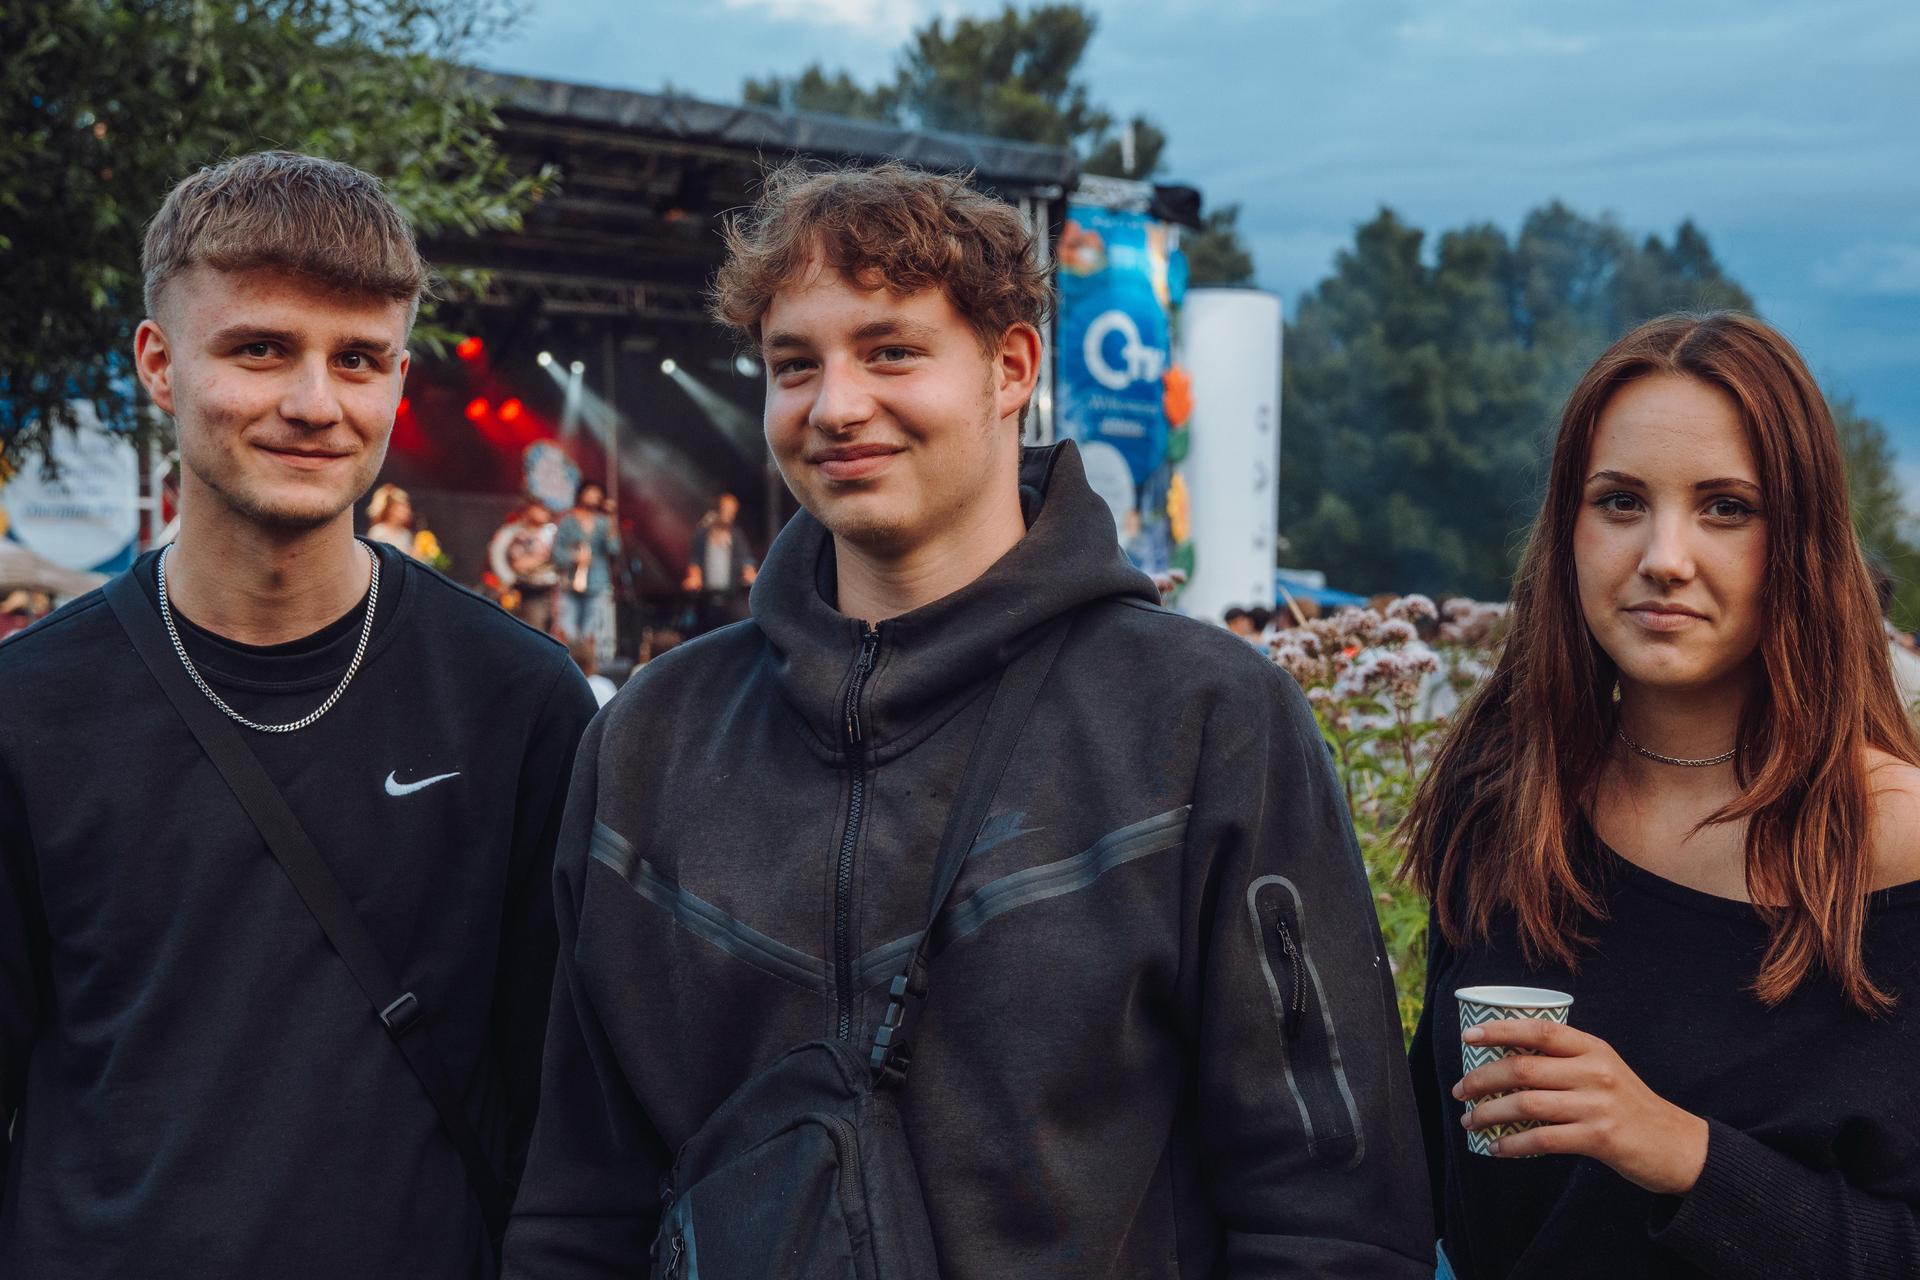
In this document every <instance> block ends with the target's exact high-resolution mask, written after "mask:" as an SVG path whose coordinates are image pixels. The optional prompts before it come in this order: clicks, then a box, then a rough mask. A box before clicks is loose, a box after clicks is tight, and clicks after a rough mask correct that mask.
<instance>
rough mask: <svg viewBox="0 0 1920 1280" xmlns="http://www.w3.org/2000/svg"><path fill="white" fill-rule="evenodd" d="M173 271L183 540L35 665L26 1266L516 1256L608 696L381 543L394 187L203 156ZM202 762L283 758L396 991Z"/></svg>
mask: <svg viewBox="0 0 1920 1280" xmlns="http://www.w3.org/2000/svg"><path fill="white" fill-rule="evenodd" d="M144 265H145V269H146V295H147V312H148V318H147V319H146V320H145V321H144V322H143V323H142V324H141V325H140V328H139V332H138V334H137V335H136V336H135V339H134V367H135V370H136V372H137V373H138V375H139V377H140V380H141V382H142V384H143V385H144V386H145V388H146V390H147V392H148V394H149V395H150V396H151V397H152V399H153V402H154V404H155V406H157V407H158V408H159V409H160V410H161V411H162V412H163V413H166V414H168V415H170V416H171V417H172V419H173V421H174V423H175V425H176V427H177V429H178V432H179V444H180V458H181V480H180V532H179V536H178V537H177V538H176V539H175V541H174V542H173V543H172V544H171V545H169V546H167V547H165V548H163V549H161V550H159V551H154V552H149V553H147V554H146V555H143V556H141V557H140V558H139V559H138V560H137V561H136V562H135V563H134V566H133V568H132V569H130V570H129V571H128V572H127V574H126V575H124V576H123V577H121V578H120V579H117V580H116V581H115V582H113V583H112V584H110V585H109V586H108V587H107V588H106V589H105V590H104V591H96V592H93V593H91V594H89V595H87V596H84V597H82V598H81V599H79V600H77V601H75V602H74V603H73V604H71V605H69V606H67V607H66V608H65V609H63V610H61V611H60V612H59V613H56V614H54V615H53V616H52V617H50V618H48V619H47V620H46V621H45V622H43V623H41V624H40V625H39V626H36V627H35V628H33V630H32V631H31V632H30V633H29V634H27V635H26V636H24V637H22V638H21V639H19V640H15V641H11V642H9V643H8V644H7V645H6V646H5V648H4V649H0V1164H4V1166H5V1170H6V1181H5V1187H4V1191H0V1275H6V1276H20V1277H33V1278H34V1280H68V1278H70V1277H71V1278H75V1280H77V1278H78V1277H97V1276H109V1275H111V1276H151V1277H188V1276H191V1277H208V1278H215V1280H225V1278H229V1277H231V1278H232V1280H241V1278H243V1277H245V1278H248V1280H252V1278H254V1277H266V1276H272V1277H276V1278H281V1277H285V1278H298V1277H313V1278H314V1280H341V1278H342V1277H363V1276H364V1277H376V1276H408V1277H446V1278H447V1280H455V1278H456V1277H457V1278H458V1280H471V1278H472V1277H476V1276H486V1275H490V1274H492V1273H493V1272H494V1270H495V1269H496V1267H497V1263H496V1261H495V1251H494V1246H493V1244H492V1243H491V1242H490V1240H489V1234H490V1233H491V1232H492V1231H494V1230H497V1229H498V1228H495V1227H493V1226H492V1225H491V1223H490V1221H489V1220H490V1219H492V1220H495V1221H500V1220H503V1219H504V1217H505V1204H504V1200H505V1197H506V1195H507V1194H508V1192H507V1191H506V1190H505V1189H504V1188H510V1187H511V1184H512V1182H513V1181H514V1180H515V1178H516V1177H517V1174H518V1171H519V1167H520V1163H521V1161H522V1160H523V1159H524V1157H525V1152H526V1142H527V1138H528V1135H529V1134H530V1133H531V1131H532V1128H533V1109H534V1105H535V1103H536V1102H537V1101H538V1097H539V1092H538V1089H539V1067H540V1047H541V1034H542V1029H543V1026H544V1023H545V1019H546V1001H547V996H548V993H549V991H550V990H551V981H552V966H553V949H554V925H553V911H552V904H551V899H550V897H549V892H550V889H549V886H550V885H551V883H552V858H553V848H554V841H555V838H556V835H557V832H558V829H559V822H560V813H561V807H562V805H563V804H564V801H565V787H566V774H567V771H568V769H569V766H570V762H571V760H572V758H573V751H574V748H575V747H576V746H577V745H578V743H579V739H580V733H581V730H582V729H583V728H584V727H585V724H586V721H587V719H588V718H589V717H590V716H591V715H592V714H593V708H594V703H593V698H592V696H591V695H590V694H589V693H588V692H587V689H586V686H585V683H584V682H583V681H582V680H581V678H580V676H579V675H578V673H576V672H575V671H574V670H573V665H572V663H571V662H570V661H569V660H568V658H567V654H566V651H565V650H564V649H562V648H561V647H560V645H559V644H557V643H556V642H554V641H553V640H551V639H549V638H547V637H545V636H542V635H539V634H536V633H535V632H534V631H533V630H531V629H530V628H528V627H526V626H523V625H522V624H520V623H519V622H516V621H514V620H513V619H512V618H510V617H508V616H507V615H506V614H505V613H503V612H501V611H500V610H499V609H497V608H495V607H493V606H492V605H490V604H488V603H486V602H485V601H482V600H480V599H479V598H477V597H475V596H474V595H473V594H472V593H470V592H467V591H464V590H462V589H461V588H459V587H457V586H455V585H454V584H453V583H451V582H448V581H447V580H446V579H444V578H442V577H440V576H439V575H438V574H436V573H434V572H433V571H432V570H430V569H428V568H426V567H425V566H423V565H421V564H419V563H417V562H415V561H413V560H411V559H410V558H409V557H407V556H406V555H404V554H402V553H401V552H400V551H398V550H396V549H395V548H393V547H390V546H383V545H380V544H377V543H374V542H370V541H363V540H361V539H357V538H355V537H354V533H353V504H354V503H355V502H356V501H357V500H358V499H359V498H360V496H361V495H362V494H364V493H366V491H367V489H368V488H369V487H370V486H371V485H372V483H373V479H374V477H375V476H376V475H377V474H378V473H379V470H380V464H381V460H382V459H383V458H384V457H385V455H386V449H387V441H388V438H389V436H390V435H391V433H392V430H393V420H394V414H395V411H396V409H397V407H398V405H399V402H400V393H401V387H402V385H403V382H404V379H405V377H406V371H407V364H408V355H407V337H408V332H409V329H410V327H411V325H412V323H413V317H414V311H415V308H416V306H417V305H418V302H419V298H420V295H421V292H422V290H423V289H424V287H425V284H426V276H427V271H426V264H425V263H423V262H422V261H421V260H420V255H419V253H418V251H417V250H416V249H415V247H414V240H413V235H412V233H411V231H410V230H409V229H408V227H407V223H406V220H405V219H404V218H403V217H402V216H401V214H400V211H399V209H397V208H396V207H395V206H394V205H393V203H392V201H391V200H390V199H389V198H388V196H387V194H386V192H385V191H384V190H383V189H382V188H381V186H380V184H379V182H378V181H377V180H375V179H374V178H373V177H371V176H370V175H368V174H365V173H362V172H360V171H359V170H357V169H354V168H351V167H349V166H347V165H344V164H338V163H334V162H332V161H327V160H320V159H316V158H313V157H310V156H302V155H294V154H291V153H286V152H265V153H261V154H256V155H247V156H240V157H237V158H235V159H233V160H230V161H227V162H225V163H222V164H220V165H217V166H215V167H213V168H210V169H204V170H201V171H200V172H198V173H195V174H193V175H191V176H190V177H188V178H187V179H185V180H184V181H183V182H181V183H180V185H179V186H177V187H176V188H175V189H174V190H173V192H172V194H171V195H169V196H168V197H167V200H166V203H165V204H164V205H163V206H162V207H161V209H160V212H159V214H158V215H157V216H156V217H155V218H154V220H153V223H152V225H151V227H150V228H149V230H148V234H147V238H146V244H145V253H144ZM143 634H144V635H145V636H146V637H147V641H148V643H147V644H146V645H145V646H144V647H139V646H138V645H137V642H136V641H135V640H134V637H135V636H136V635H143ZM190 724H198V725H199V726H200V727H198V728H193V729H190V728H189V726H190ZM209 725H211V726H212V727H213V729H214V730H218V732H213V731H210V730H209V729H208V728H207V726H209ZM203 734H204V735H205V736H202V735H203ZM203 741H205V742H212V743H216V744H217V743H220V742H223V741H224V742H229V743H231V744H232V745H234V746H237V747H238V753H239V754H238V755H237V756H232V757H229V758H228V763H229V764H231V763H232V761H234V760H244V759H245V758H246V757H248V756H251V757H252V758H254V759H255V760H256V761H257V766H256V767H257V769H258V770H259V771H260V772H261V773H262V774H263V775H264V778H265V781H266V784H267V788H268V790H270V791H271V790H277V791H278V793H279V794H280V796H281V797H283V799H284V804H285V807H286V808H287V809H288V810H290V811H291V813H292V815H293V819H294V820H295V821H296V822H297V823H298V825H299V826H300V827H301V828H303V829H304V831H305V833H306V836H307V837H308V838H309V839H310V841H311V844H312V846H313V848H314V850H315V852H316V853H317V856H318V861H319V863H320V864H321V865H322V867H323V868H324V874H325V876H327V877H330V878H331V880H332V881H333V882H334V883H335V884H337V886H338V891H339V894H340V896H341V897H343V898H344V899H345V900H346V901H345V905H344V911H343V912H342V913H341V914H342V915H351V916H357V917H358V919H359V921H360V922H361V927H362V928H363V929H364V933H365V937H366V938H367V939H368V946H369V948H370V950H371V952H372V953H374V955H375V956H376V957H377V958H378V959H379V960H380V961H382V962H383V963H384V966H385V968H386V969H387V971H388V973H387V974H385V975H379V976H382V977H386V978H389V979H390V980H391V981H392V983H393V984H394V986H393V987H392V988H391V989H383V990H381V991H379V993H378V995H377V997H376V994H375V992H374V991H371V990H368V989H367V987H366V986H365V985H363V983H362V982H361V978H362V977H363V975H366V974H370V973H373V972H374V970H373V968H372V967H370V966H368V965H367V964H365V963H361V962H356V963H357V964H359V967H356V968H353V969H350V968H349V967H348V962H347V960H346V959H345V957H346V956H347V955H348V954H349V952H351V951H352V948H351V946H349V947H348V950H346V951H338V950H336V943H337V942H338V941H339V938H338V937H336V936H335V933H334V929H333V927H332V926H329V927H328V928H327V929H326V931H323V928H322V923H321V921H322V916H323V910H324V909H323V908H316V907H315V906H314V903H315V902H316V901H322V900H323V898H320V897H316V893H317V891H318V888H317V882H316V881H314V880H312V879H306V880H303V879H301V878H300V877H298V876H296V875H295V874H294V872H293V871H291V870H288V869H286V868H285V867H283V864H282V861H281V859H280V857H279V856H278V854H276V853H274V852H270V849H269V844H268V841H267V840H266V839H265V838H263V835H262V828H260V827H257V826H256V825H255V823H254V821H253V820H252V819H251V818H250V816H249V810H248V809H247V808H244V807H243V806H242V803H241V796H242V794H243V791H244V790H245V788H244V786H243V785H242V784H233V783H230V782H229V781H228V780H227V777H226V776H225V775H226V774H227V770H228V765H227V764H223V765H221V766H220V767H218V768H216V765H215V762H214V757H213V756H212V755H210V752H209V750H208V749H203V747H202V745H201V743H202V742H203ZM278 844H279V846H280V847H285V846H286V844H287V842H286V841H285V840H280V841H278ZM289 865H298V864H289ZM383 1006H384V1007H383ZM423 1053H424V1054H427V1055H428V1056H426V1057H419V1056H418V1055H420V1054H423ZM416 1060H417V1061H419V1062H422V1063H432V1064H434V1066H435V1068H436V1069H437V1070H438V1072H439V1073H440V1078H441V1080H443V1081H444V1085H445V1091H446V1092H445V1097H444V1098H439V1099H436V1098H435V1097H433V1096H431V1095H430V1093H429V1090H428V1087H427V1085H426V1083H425V1081H426V1077H424V1076H422V1075H421V1074H419V1072H418V1070H417V1069H416V1067H415V1065H414V1064H415V1062H416ZM440 1102H446V1103H447V1104H448V1106H447V1108H446V1109H445V1110H442V1108H441V1107H440V1106H439V1105H437V1104H438V1103H440ZM449 1117H455V1119H454V1120H453V1122H452V1123H450V1122H449ZM456 1126H458V1129H456ZM463 1143H464V1144H465V1145H463ZM483 1174H484V1176H483ZM483 1206H484V1207H483ZM500 1226H501V1227H504V1222H503V1221H500Z"/></svg>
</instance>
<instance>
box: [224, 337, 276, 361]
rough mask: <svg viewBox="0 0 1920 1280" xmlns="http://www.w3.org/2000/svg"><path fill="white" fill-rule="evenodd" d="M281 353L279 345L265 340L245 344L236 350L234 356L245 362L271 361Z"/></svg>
mask: <svg viewBox="0 0 1920 1280" xmlns="http://www.w3.org/2000/svg"><path fill="white" fill-rule="evenodd" d="M279 352H280V348H279V346H278V345H276V344H275V343H272V342H268V341H265V340H264V339H263V340H261V341H259V342H243V343H241V344H240V345H239V346H238V347H236V348H234V354H235V355H237V356H239V357H241V358H242V359H244V360H271V359H273V357H274V356H276V355H278V354H279Z"/></svg>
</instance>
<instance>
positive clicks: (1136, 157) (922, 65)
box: [741, 4, 1253, 285]
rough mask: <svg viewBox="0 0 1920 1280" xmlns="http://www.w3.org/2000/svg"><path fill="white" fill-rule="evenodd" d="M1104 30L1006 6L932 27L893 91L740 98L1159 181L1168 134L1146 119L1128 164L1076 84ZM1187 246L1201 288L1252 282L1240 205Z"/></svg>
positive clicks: (824, 86)
mask: <svg viewBox="0 0 1920 1280" xmlns="http://www.w3.org/2000/svg"><path fill="white" fill-rule="evenodd" d="M1098 30H1099V19H1098V17H1097V16H1096V15H1095V14H1094V13H1093V12H1092V11H1091V10H1090V9H1087V8H1084V7H1083V6H1081V5H1079V4H1042V5H1035V6H1034V7H1032V8H1031V9H1028V10H1026V11H1025V12H1022V11H1020V10H1018V9H1016V8H1015V7H1014V6H1013V5H1011V4H1009V5H1006V6H1005V7H1004V8H1002V9H1001V11H1000V12H999V13H997V14H991V15H988V16H986V17H980V18H973V17H962V18H956V19H954V20H953V21H952V22H951V23H949V22H947V21H946V20H945V19H943V18H935V19H934V20H933V21H932V22H929V23H928V24H927V25H925V26H923V27H921V28H920V29H919V30H917V31H915V32H914V33H913V35H912V36H911V37H910V38H909V39H908V41H907V44H906V47H905V48H904V49H903V50H902V51H901V54H900V58H899V62H898V65H897V67H896V68H895V72H894V78H893V79H892V81H890V82H887V83H883V84H880V85H876V86H874V87H873V88H866V87H864V86H862V85H861V84H859V83H858V82H857V81H855V80H854V79H853V78H852V77H851V76H849V75H848V74H847V73H846V72H845V71H838V72H832V73H829V72H828V71H827V70H826V68H824V67H822V66H821V65H819V64H818V63H815V64H814V65H812V66H810V67H808V68H807V69H806V70H804V71H802V72H801V73H800V74H799V75H796V76H780V75H770V76H767V77H765V78H758V79H756V78H749V79H748V80H747V81H746V83H745V85H744V87H743V89H742V91H741V96H742V97H743V98H744V99H745V100H746V101H747V102H751V103H757V104H760V105H764V106H772V107H780V108H783V109H787V110H798V111H822V112H827V113H829V114H832V115H842V116H852V117H855V118H856V119H866V120H886V121H890V122H892V123H894V124H902V125H909V126H912V127H916V128H923V129H945V130H952V131H955V132H960V133H982V134H987V135H989V136H991V137H996V138H1010V139H1013V140H1015V141H1018V142H1040V143H1048V144H1051V145H1054V146H1070V147H1073V148H1075V149H1076V150H1077V151H1078V152H1079V153H1080V155H1081V158H1082V167H1083V168H1084V169H1085V171H1086V172H1088V173H1092V174H1099V175H1102V176H1105V177H1115V178H1133V179H1136V180H1145V179H1148V178H1152V177H1154V176H1155V175H1156V174H1158V173H1159V172H1160V169H1161V166H1162V163H1163V161H1164V159H1165V152H1166V148H1167V135H1166V132H1165V131H1164V130H1162V129H1161V128H1160V127H1159V126H1158V125H1156V124H1154V123H1153V121H1151V120H1149V119H1147V118H1146V117H1145V116H1140V115H1136V116H1134V117H1133V118H1132V120H1131V121H1130V122H1129V126H1122V127H1123V128H1125V127H1130V129H1131V133H1132V144H1131V150H1132V155H1131V157H1130V158H1131V160H1132V163H1131V164H1128V163H1127V160H1128V159H1129V156H1128V154H1127V152H1128V146H1127V145H1126V144H1125V143H1124V142H1123V141H1122V137H1121V132H1120V130H1119V129H1117V128H1116V126H1115V122H1114V117H1113V116H1112V114H1111V113H1110V112H1108V111H1107V110H1106V109H1105V108H1103V107H1101V106H1100V105H1098V104H1097V103H1095V102H1094V101H1093V98H1092V95H1091V92H1090V91H1089V89H1088V88H1087V86H1086V84H1085V83H1084V82H1083V81H1082V80H1080V79H1079V78H1078V72H1079V69H1080V63H1081V60H1082V59H1083V58H1084V57H1085V56H1086V52H1087V48H1088V46H1089V45H1090V44H1092V42H1093V37H1094V35H1095V34H1096V32H1097V31H1098ZM1182 247H1183V248H1184V249H1185V251H1186V253H1187V258H1188V266H1189V279H1190V281H1191V282H1192V283H1194V284H1215V285H1236V284H1249V283H1251V282H1252V280H1253V255H1252V254H1251V253H1249V252H1248V250H1247V247H1246V245H1245V244H1244V243H1243V242H1242V241H1241V239H1240V228H1239V207H1238V206H1237V205H1236V206H1228V207H1226V208H1222V209H1219V210H1216V211H1214V212H1213V213H1212V214H1210V215H1208V217H1207V226H1206V229H1205V230H1203V231H1199V232H1190V233H1188V234H1187V235H1186V236H1185V237H1184V238H1183V240H1182Z"/></svg>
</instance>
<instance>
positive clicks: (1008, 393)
mask: <svg viewBox="0 0 1920 1280" xmlns="http://www.w3.org/2000/svg"><path fill="white" fill-rule="evenodd" d="M1040 357H1041V342H1040V331H1039V330H1038V329H1035V328H1034V327H1033V326H1032V325H1030V324H1024V323H1022V324H1016V325H1011V326H1009V327H1008V329H1007V331H1006V332H1005V333H1003V334H1001V335H1000V345H999V347H998V349H996V350H995V352H994V355H993V361H994V369H993V396H994V406H993V407H994V414H995V416H996V417H999V418H1002V419H1005V418H1009V417H1013V416H1015V415H1017V414H1019V413H1020V412H1021V411H1022V410H1024V409H1025V408H1026V406H1027V401H1029V400H1031V399H1032V398H1033V389H1034V387H1035V385H1036V384H1038V383H1039V381H1040Z"/></svg>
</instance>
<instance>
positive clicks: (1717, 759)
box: [1615, 725, 1740, 769]
mask: <svg viewBox="0 0 1920 1280" xmlns="http://www.w3.org/2000/svg"><path fill="white" fill-rule="evenodd" d="M1615 729H1616V731H1617V732H1618V733H1619V734H1620V741H1622V742H1624V743H1626V744H1627V745H1628V746H1630V747H1632V748H1633V749H1634V750H1635V751H1637V752H1639V753H1640V754H1641V755H1643V756H1645V757H1646V758H1647V759H1649V760H1657V761H1659V762H1660V763H1661V764H1677V765H1679V766H1680V767H1681V768H1682V769H1706V768H1711V767H1712V766H1714V765H1716V764H1725V763H1726V762H1727V761H1729V760H1731V759H1733V758H1734V757H1735V756H1737V755H1739V754H1740V748H1739V747H1735V748H1733V749H1732V750H1731V751H1722V752H1721V753H1720V754H1719V755H1717V756H1708V757H1707V758H1706V759H1704V760H1682V759H1681V758H1680V757H1679V756H1663V755H1661V754H1660V753H1659V752H1658V751H1649V750H1647V749H1646V748H1645V747H1643V746H1641V745H1640V744H1639V743H1637V742H1635V741H1634V740H1633V739H1632V738H1630V737H1628V736H1627V731H1626V729H1625V727H1624V726H1619V725H1616V726H1615Z"/></svg>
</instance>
